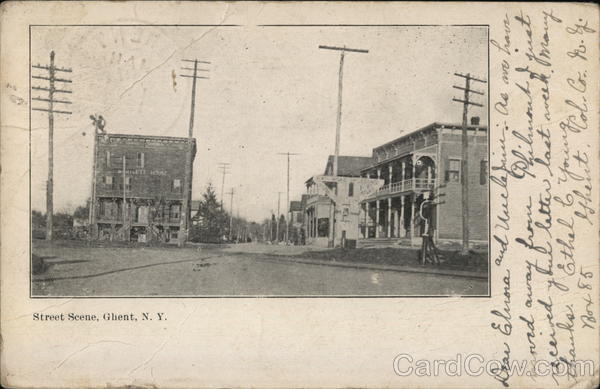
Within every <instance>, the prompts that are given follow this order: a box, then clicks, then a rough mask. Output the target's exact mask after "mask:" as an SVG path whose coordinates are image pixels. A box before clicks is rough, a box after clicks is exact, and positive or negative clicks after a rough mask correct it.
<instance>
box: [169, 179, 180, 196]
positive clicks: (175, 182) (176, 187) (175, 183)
mask: <svg viewBox="0 0 600 389" xmlns="http://www.w3.org/2000/svg"><path fill="white" fill-rule="evenodd" d="M171 191H172V192H178V193H179V192H181V180H180V179H179V178H176V179H174V180H173V183H172V184H171Z"/></svg>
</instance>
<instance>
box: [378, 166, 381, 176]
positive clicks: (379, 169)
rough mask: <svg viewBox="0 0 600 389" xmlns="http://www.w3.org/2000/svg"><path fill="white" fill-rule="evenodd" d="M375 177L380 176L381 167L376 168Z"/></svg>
mask: <svg viewBox="0 0 600 389" xmlns="http://www.w3.org/2000/svg"><path fill="white" fill-rule="evenodd" d="M377 178H378V179H379V178H381V168H380V167H378V168H377Z"/></svg>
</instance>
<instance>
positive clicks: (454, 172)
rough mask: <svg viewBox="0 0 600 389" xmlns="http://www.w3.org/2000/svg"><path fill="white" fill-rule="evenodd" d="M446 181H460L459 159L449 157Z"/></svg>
mask: <svg viewBox="0 0 600 389" xmlns="http://www.w3.org/2000/svg"><path fill="white" fill-rule="evenodd" d="M446 182H460V159H449V160H448V169H446Z"/></svg>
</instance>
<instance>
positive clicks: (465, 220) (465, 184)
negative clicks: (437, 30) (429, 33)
mask: <svg viewBox="0 0 600 389" xmlns="http://www.w3.org/2000/svg"><path fill="white" fill-rule="evenodd" d="M454 75H455V76H457V77H461V78H464V79H465V86H464V87H461V86H456V85H453V86H452V87H453V88H454V89H460V90H462V91H463V92H464V95H463V96H464V97H463V99H462V100H461V99H457V98H452V101H456V102H458V103H462V105H463V118H462V147H461V149H462V153H461V163H460V166H461V169H460V170H461V172H460V179H461V192H462V250H461V254H462V255H467V254H468V253H469V137H468V134H467V126H468V111H469V105H474V106H476V107H483V105H482V104H479V103H475V102H473V101H471V100H469V97H470V95H469V93H475V94H477V95H481V96H483V94H484V93H483V92H480V91H477V90H473V89H471V81H475V82H481V83H486V81H485V80H482V79H479V78H475V77H473V76H471V74H470V73H467V74H461V73H454Z"/></svg>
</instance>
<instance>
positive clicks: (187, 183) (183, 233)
mask: <svg viewBox="0 0 600 389" xmlns="http://www.w3.org/2000/svg"><path fill="white" fill-rule="evenodd" d="M182 61H184V62H190V63H193V64H194V67H193V68H189V67H182V68H181V70H187V71H193V73H192V75H188V74H180V76H181V77H186V78H191V79H192V103H191V108H190V126H189V129H188V138H189V139H188V147H187V150H186V153H185V177H184V185H183V188H184V191H183V207H182V208H183V209H182V212H181V217H180V220H179V234H178V240H179V242H178V245H179V247H183V245H184V244H185V241H186V240H187V235H188V231H187V230H188V228H189V224H190V209H189V208H190V202H191V200H192V174H193V172H192V148H193V139H194V111H195V108H196V80H198V79H208V77H202V76H198V72H208V69H199V68H198V64H199V63H202V64H210V62H208V61H199V60H197V59H182Z"/></svg>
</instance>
